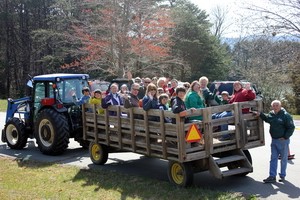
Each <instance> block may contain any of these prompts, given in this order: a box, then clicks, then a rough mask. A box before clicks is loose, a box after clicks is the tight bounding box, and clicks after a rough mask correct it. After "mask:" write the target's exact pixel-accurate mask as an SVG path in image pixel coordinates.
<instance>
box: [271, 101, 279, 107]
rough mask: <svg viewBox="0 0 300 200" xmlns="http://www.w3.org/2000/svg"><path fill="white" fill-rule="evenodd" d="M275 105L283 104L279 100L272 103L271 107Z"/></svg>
mask: <svg viewBox="0 0 300 200" xmlns="http://www.w3.org/2000/svg"><path fill="white" fill-rule="evenodd" d="M274 104H279V105H280V106H281V102H280V101H279V100H274V101H272V103H271V106H273V105H274Z"/></svg>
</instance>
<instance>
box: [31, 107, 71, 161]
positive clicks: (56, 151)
mask: <svg viewBox="0 0 300 200" xmlns="http://www.w3.org/2000/svg"><path fill="white" fill-rule="evenodd" d="M35 138H36V142H37V144H38V148H39V149H40V151H41V152H42V153H43V154H46V155H60V154H62V153H63V152H64V151H65V150H66V149H67V148H68V144H69V125H68V120H67V118H66V116H65V115H64V114H63V113H59V112H56V111H55V110H53V109H44V110H42V111H41V112H40V113H39V114H38V116H37V121H36V124H35Z"/></svg>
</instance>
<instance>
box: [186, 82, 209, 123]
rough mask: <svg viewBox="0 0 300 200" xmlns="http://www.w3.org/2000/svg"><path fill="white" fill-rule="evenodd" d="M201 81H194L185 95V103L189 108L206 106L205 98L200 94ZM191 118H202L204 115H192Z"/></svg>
mask: <svg viewBox="0 0 300 200" xmlns="http://www.w3.org/2000/svg"><path fill="white" fill-rule="evenodd" d="M200 95H201V90H200V83H199V82H198V81H193V82H192V84H191V87H190V89H189V90H188V93H187V95H186V97H185V102H184V103H185V105H186V107H187V109H189V108H196V109H199V108H205V103H204V99H203V98H202V97H201V96H200ZM190 120H202V116H192V117H190Z"/></svg>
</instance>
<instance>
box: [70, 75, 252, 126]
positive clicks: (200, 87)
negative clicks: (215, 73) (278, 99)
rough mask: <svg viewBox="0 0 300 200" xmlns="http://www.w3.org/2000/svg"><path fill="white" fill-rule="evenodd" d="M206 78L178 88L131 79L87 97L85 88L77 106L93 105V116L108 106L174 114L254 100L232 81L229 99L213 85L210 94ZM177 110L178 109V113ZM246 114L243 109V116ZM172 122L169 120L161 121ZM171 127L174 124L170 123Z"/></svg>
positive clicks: (169, 83)
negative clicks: (126, 82)
mask: <svg viewBox="0 0 300 200" xmlns="http://www.w3.org/2000/svg"><path fill="white" fill-rule="evenodd" d="M208 82H209V81H208V78H207V77H205V76H202V77H200V78H199V80H195V81H193V82H191V83H189V82H184V83H182V82H181V84H180V85H179V81H178V80H176V79H172V80H169V79H168V78H166V77H160V78H156V77H154V78H152V79H151V78H148V77H145V78H140V77H136V78H133V79H132V84H131V85H128V84H122V85H120V86H119V85H118V84H117V83H112V84H111V85H110V88H109V91H108V92H105V91H100V90H98V89H97V90H95V91H92V92H91V93H90V92H89V91H87V88H84V89H83V90H82V92H83V97H82V98H81V99H80V100H77V102H76V103H77V104H82V103H87V102H89V103H91V104H96V105H97V108H98V109H97V112H98V113H103V112H104V109H106V108H108V107H109V106H110V105H121V106H124V107H125V108H131V107H140V108H142V109H144V110H145V111H148V110H150V109H161V110H171V111H173V112H174V113H178V110H181V111H183V110H196V109H201V108H205V107H208V106H210V103H209V102H210V101H213V100H214V101H215V102H217V103H218V105H223V104H228V103H234V102H242V101H251V100H253V99H254V98H255V93H254V91H253V90H252V89H251V87H250V84H245V85H244V86H243V85H242V83H241V82H239V81H236V82H235V83H234V84H233V86H234V91H233V95H232V96H229V93H228V92H227V91H222V93H221V94H220V92H219V91H218V88H219V86H220V85H219V84H215V89H214V91H210V90H209V88H208V87H207V85H208ZM179 108H180V109H179ZM247 112H249V110H247V109H244V110H243V113H247ZM109 114H110V115H116V113H115V112H112V111H110V113H109ZM231 115H232V113H231V112H223V113H216V114H214V115H213V118H222V117H227V116H231ZM190 120H202V116H192V117H189V118H187V119H186V121H187V122H188V121H190ZM165 121H166V122H172V120H165ZM173 123H174V122H173ZM226 129H227V127H226V126H225V125H224V126H221V130H226Z"/></svg>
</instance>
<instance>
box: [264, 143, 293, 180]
mask: <svg viewBox="0 0 300 200" xmlns="http://www.w3.org/2000/svg"><path fill="white" fill-rule="evenodd" d="M289 143H290V139H287V140H282V139H272V143H271V161H270V172H269V173H270V176H272V177H276V174H277V164H278V156H279V155H280V156H281V161H280V165H281V169H280V173H279V176H280V177H285V176H286V167H287V161H288V151H289Z"/></svg>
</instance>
